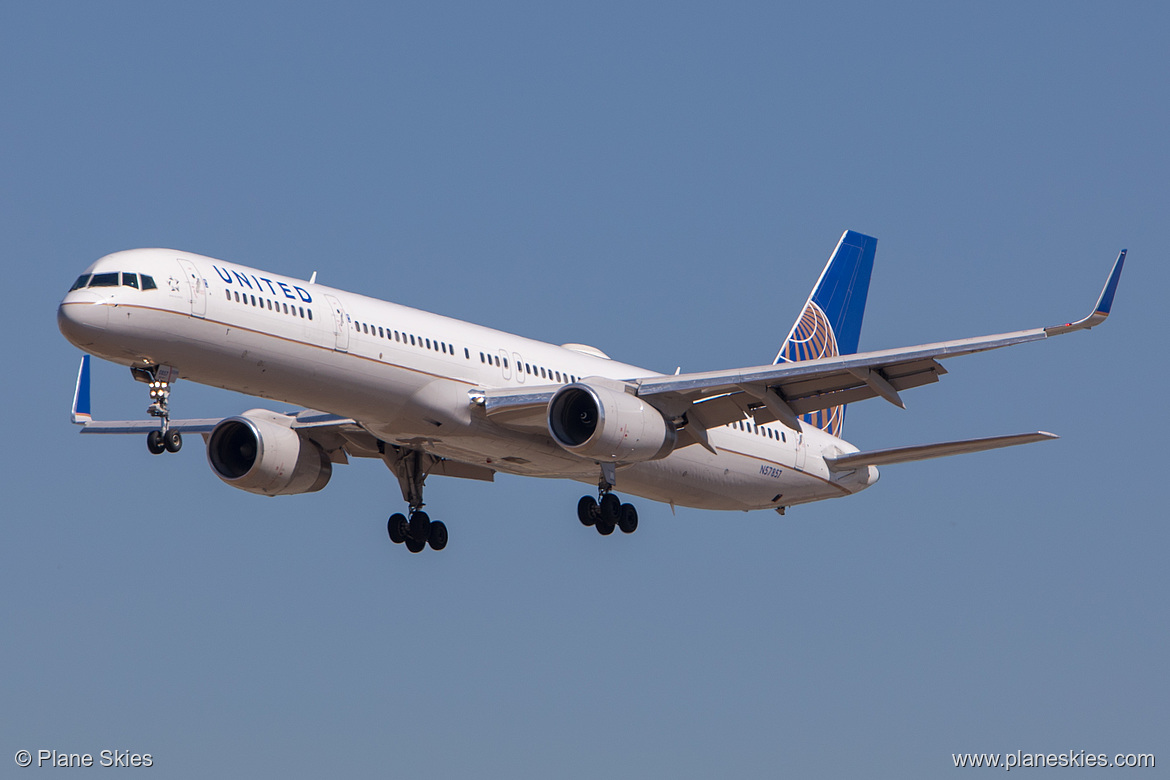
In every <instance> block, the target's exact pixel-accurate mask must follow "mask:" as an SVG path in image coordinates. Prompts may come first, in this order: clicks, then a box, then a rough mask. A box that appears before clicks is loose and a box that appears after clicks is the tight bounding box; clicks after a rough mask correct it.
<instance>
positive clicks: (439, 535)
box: [427, 520, 447, 552]
mask: <svg viewBox="0 0 1170 780" xmlns="http://www.w3.org/2000/svg"><path fill="white" fill-rule="evenodd" d="M427 544H429V545H430V546H431V549H432V550H434V551H435V552H438V551H439V550H442V549H443V548H444V547H446V546H447V526H446V525H445V524H444V523H443V521H442V520H435V521H432V522H431V530H430V532H429V535H428V536H427Z"/></svg>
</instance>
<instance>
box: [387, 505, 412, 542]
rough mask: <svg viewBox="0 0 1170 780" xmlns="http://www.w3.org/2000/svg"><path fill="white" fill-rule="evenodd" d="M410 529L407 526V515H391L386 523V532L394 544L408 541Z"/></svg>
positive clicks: (397, 513)
mask: <svg viewBox="0 0 1170 780" xmlns="http://www.w3.org/2000/svg"><path fill="white" fill-rule="evenodd" d="M409 528H410V527H409V526H408V525H407V524H406V515H404V514H402V513H401V512H395V513H394V514H392V515H390V519H389V520H388V521H387V522H386V531H387V533H389V534H390V541H392V542H394V544H402V543H403V542H405V541H406V534H407V531H408V530H409Z"/></svg>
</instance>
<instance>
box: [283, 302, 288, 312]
mask: <svg viewBox="0 0 1170 780" xmlns="http://www.w3.org/2000/svg"><path fill="white" fill-rule="evenodd" d="M284 313H285V314H288V304H287V303H286V304H285V305H284Z"/></svg>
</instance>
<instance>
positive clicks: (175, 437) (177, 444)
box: [162, 430, 183, 452]
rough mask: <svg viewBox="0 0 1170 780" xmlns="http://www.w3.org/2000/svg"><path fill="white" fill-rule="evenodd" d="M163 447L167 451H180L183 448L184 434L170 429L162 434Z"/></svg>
mask: <svg viewBox="0 0 1170 780" xmlns="http://www.w3.org/2000/svg"><path fill="white" fill-rule="evenodd" d="M162 441H163V447H165V448H166V450H167V452H178V451H179V450H181V449H183V434H181V433H179V432H178V431H175V430H169V431H167V432H166V433H164V434H163V436H162Z"/></svg>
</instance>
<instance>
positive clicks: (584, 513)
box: [577, 496, 601, 526]
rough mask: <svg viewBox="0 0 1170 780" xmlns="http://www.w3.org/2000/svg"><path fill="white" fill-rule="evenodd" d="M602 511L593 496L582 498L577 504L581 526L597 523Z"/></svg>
mask: <svg viewBox="0 0 1170 780" xmlns="http://www.w3.org/2000/svg"><path fill="white" fill-rule="evenodd" d="M600 512H601V509H600V507H598V506H597V499H596V498H594V497H593V496H581V500H580V501H578V502H577V519H578V520H580V521H581V525H584V526H590V525H593V524H594V523H596V522H597V518H598V515H599V514H600Z"/></svg>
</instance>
